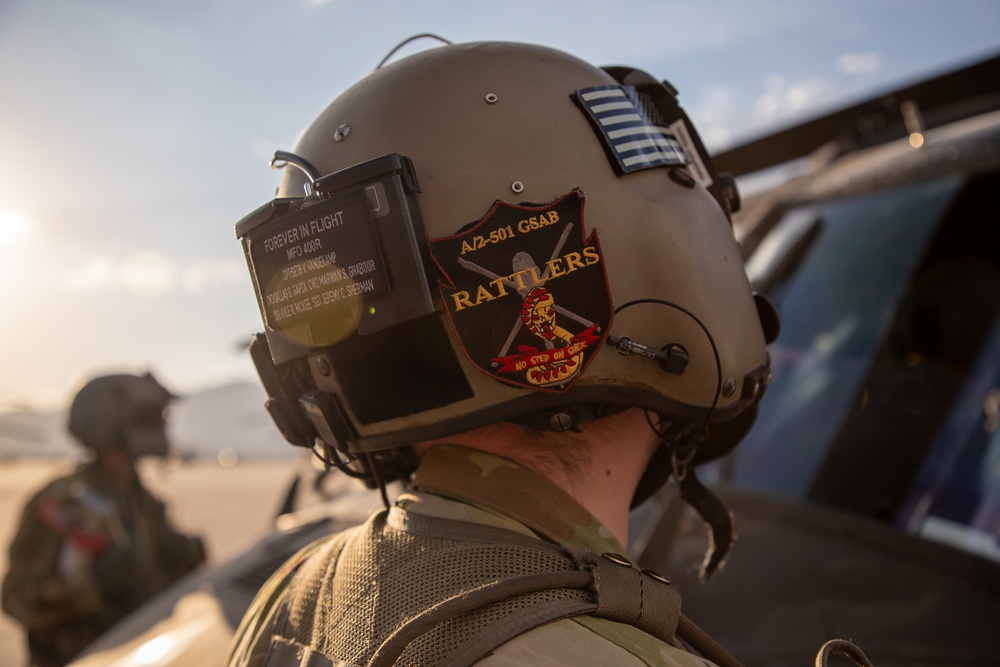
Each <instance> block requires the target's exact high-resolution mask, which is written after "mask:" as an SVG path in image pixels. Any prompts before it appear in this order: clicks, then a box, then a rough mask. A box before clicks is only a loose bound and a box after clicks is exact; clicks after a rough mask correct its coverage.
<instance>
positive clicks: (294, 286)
mask: <svg viewBox="0 0 1000 667" xmlns="http://www.w3.org/2000/svg"><path fill="white" fill-rule="evenodd" d="M247 250H248V253H249V255H250V261H251V264H252V266H253V273H254V278H255V282H256V287H257V291H258V296H259V298H260V303H261V307H262V309H263V311H264V319H265V322H266V324H267V326H268V327H269V328H270V329H273V330H275V331H288V330H289V329H292V328H295V327H299V326H300V325H302V324H305V323H316V322H320V321H322V320H323V319H325V318H328V317H331V316H336V317H338V318H343V317H344V315H345V313H350V312H351V311H353V310H355V309H356V308H358V307H359V306H360V303H361V302H362V301H363V300H367V299H372V298H376V297H380V296H384V295H386V294H388V293H389V280H388V276H387V275H386V271H385V264H384V260H383V257H382V249H381V246H380V244H379V240H378V236H377V233H376V231H375V228H374V226H373V223H372V219H371V215H370V213H369V206H368V203H367V201H366V200H365V198H364V196H363V195H361V194H360V193H358V194H357V195H356V196H343V197H336V198H333V199H330V200H326V201H323V202H320V203H318V204H314V205H312V206H309V207H308V208H305V209H303V210H300V211H298V212H296V213H294V214H291V215H288V216H286V217H284V218H280V219H278V220H276V221H274V222H272V223H271V224H268V225H264V226H262V228H258V229H256V230H254V233H253V238H250V239H249V243H248V248H247Z"/></svg>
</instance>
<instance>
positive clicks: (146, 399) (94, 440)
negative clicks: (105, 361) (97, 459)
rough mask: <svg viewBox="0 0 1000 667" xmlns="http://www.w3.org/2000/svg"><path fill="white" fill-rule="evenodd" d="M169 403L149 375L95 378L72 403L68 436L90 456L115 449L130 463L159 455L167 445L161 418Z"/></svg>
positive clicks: (164, 425)
mask: <svg viewBox="0 0 1000 667" xmlns="http://www.w3.org/2000/svg"><path fill="white" fill-rule="evenodd" d="M174 398H176V396H174V395H173V394H171V393H170V392H169V391H167V390H166V389H165V388H164V387H163V386H162V385H161V384H160V383H159V382H157V381H156V379H155V378H154V377H153V376H152V375H151V374H149V373H146V374H145V375H128V374H115V375H104V376H100V377H96V378H93V379H92V380H90V381H88V382H87V383H86V384H84V385H83V387H82V388H81V389H80V390H79V391H78V392H77V394H76V396H75V397H74V398H73V403H72V404H71V406H70V410H69V424H68V428H69V432H70V434H71V435H72V436H73V437H74V438H76V439H77V440H78V441H79V442H80V444H82V445H83V446H84V447H87V448H88V449H92V450H94V451H99V450H103V449H109V448H113V447H118V448H122V449H124V450H125V451H126V452H127V453H128V454H129V455H130V456H132V457H133V458H139V457H141V456H165V455H166V454H167V453H168V451H169V449H170V443H169V441H168V439H167V434H166V422H165V420H164V414H163V413H164V410H165V409H166V407H167V405H168V404H169V403H170V401H172V400H173V399H174Z"/></svg>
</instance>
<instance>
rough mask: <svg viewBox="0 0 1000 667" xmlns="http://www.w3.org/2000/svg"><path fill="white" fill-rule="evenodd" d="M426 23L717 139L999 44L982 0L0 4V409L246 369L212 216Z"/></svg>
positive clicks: (221, 214)
mask: <svg viewBox="0 0 1000 667" xmlns="http://www.w3.org/2000/svg"><path fill="white" fill-rule="evenodd" d="M427 32H429V33H434V34H437V35H440V36H442V37H444V38H446V39H448V40H450V41H452V42H470V41H481V40H503V41H519V42H532V43H538V44H544V45H548V46H551V47H555V48H559V49H562V50H564V51H567V52H569V53H572V54H574V55H576V56H579V57H581V58H583V59H584V60H587V61H589V62H591V63H594V64H596V65H622V64H624V65H631V66H634V67H638V68H640V69H643V70H646V71H648V72H650V73H652V74H654V75H655V76H657V77H659V78H665V79H668V80H669V81H670V82H671V83H672V84H673V85H674V86H675V87H676V88H677V89H678V90H679V91H680V102H681V104H682V105H683V106H684V107H685V109H686V110H687V111H688V113H689V115H690V116H691V118H692V120H693V121H694V123H695V125H696V126H698V128H699V131H700V132H701V134H702V137H703V139H704V140H705V142H706V144H707V146H708V148H709V150H710V151H717V150H720V149H723V148H726V147H729V146H733V145H737V144H739V143H741V142H743V141H747V140H749V139H752V138H755V137H758V136H761V135H762V134H765V133H767V132H768V131H771V130H776V129H780V128H783V127H787V126H789V125H791V124H794V123H795V122H798V121H802V120H805V119H808V118H811V117H814V116H816V115H820V114H822V113H825V112H828V111H831V110H834V109H836V108H839V107H841V106H843V105H847V104H850V103H851V102H856V101H860V100H862V99H866V98H868V97H872V96H874V95H876V94H878V93H881V92H885V91H888V90H891V89H893V88H896V87H899V86H903V85H907V84H910V83H914V82H916V81H918V80H920V79H922V78H924V77H926V76H931V75H935V74H939V73H943V72H946V71H949V70H951V69H955V68H958V67H961V66H964V65H967V64H970V63H972V62H975V61H978V60H981V59H983V58H985V57H988V56H992V55H996V54H997V53H1000V2H998V1H997V0H957V1H954V2H952V1H945V0H938V1H930V0H839V1H838V2H836V3H834V2H802V1H801V0H764V1H751V0H744V1H740V0H698V1H695V0H686V1H681V0H660V1H654V0H644V1H640V0H615V1H613V2H611V1H603V2H595V1H591V0H571V1H570V0H565V1H564V0H551V1H548V2H547V1H545V0H531V1H524V0H505V1H504V2H477V1H475V0H460V1H454V2H453V1H442V2H432V1H429V0H424V1H417V0H411V1H408V2H404V1H402V0H400V1H398V2H391V1H388V0H281V1H279V0H170V1H167V0H163V1H160V2H153V1H151V0H150V1H143V0H88V1H87V2H80V0H0V410H5V409H7V410H9V409H24V408H33V409H55V408H59V407H62V406H64V405H65V404H66V403H67V402H68V401H69V399H70V398H71V397H72V394H73V392H74V390H75V388H76V387H77V386H78V384H79V383H80V382H81V380H83V379H85V378H87V377H89V376H92V375H96V374H100V373H104V372H122V371H124V372H141V371H145V370H151V371H152V372H153V373H154V374H155V375H156V376H157V377H158V378H159V379H160V381H161V382H162V383H163V384H165V385H167V386H168V387H170V388H171V389H172V390H174V391H175V392H181V393H188V392H195V391H199V390H203V389H207V388H211V387H213V386H216V385H219V384H223V383H227V382H230V381H235V380H254V379H255V378H256V375H255V371H254V369H253V365H252V363H251V362H250V360H249V357H248V356H247V354H246V352H245V347H244V346H245V343H246V342H247V341H248V339H249V337H250V336H251V335H252V334H253V333H255V332H257V331H260V330H261V328H262V325H261V321H260V315H259V311H258V310H257V306H256V303H255V300H254V295H253V290H252V287H251V283H250V279H249V276H248V273H247V269H246V264H245V262H244V259H243V254H242V251H241V249H240V245H239V243H238V241H237V239H236V237H235V234H234V232H233V225H234V224H235V223H236V221H238V220H239V219H240V218H242V217H243V216H244V215H245V214H246V213H248V212H250V211H251V210H253V209H254V208H256V207H257V206H259V205H260V204H263V203H265V202H266V201H268V200H269V199H270V198H271V197H272V195H273V193H274V190H275V187H276V186H277V184H278V181H279V179H280V174H279V173H278V172H275V171H273V170H271V169H270V168H269V166H268V161H269V158H270V157H271V155H272V154H273V153H274V151H275V150H276V149H286V150H288V149H291V148H292V147H293V145H294V143H295V139H296V137H297V136H299V135H300V133H301V132H302V131H303V130H304V129H305V128H306V127H307V126H308V125H309V123H310V122H311V121H312V120H313V119H314V118H315V117H316V116H317V115H318V114H319V113H320V111H322V109H323V108H324V107H325V106H326V105H327V104H328V103H329V102H330V101H332V100H333V99H334V98H335V97H336V96H337V95H338V94H339V93H340V92H342V91H343V90H345V89H346V88H347V87H348V86H350V85H351V84H353V83H354V82H355V81H357V80H358V79H360V78H362V77H364V76H365V75H366V74H367V73H369V72H370V71H372V70H373V69H374V68H375V66H376V65H377V64H378V63H379V61H381V60H382V58H383V57H384V56H386V54H387V53H389V51H391V50H392V49H393V47H394V46H395V45H397V44H398V43H399V42H401V41H403V40H405V39H406V38H408V37H410V36H412V35H416V34H419V33H427ZM435 45H436V42H434V41H433V40H426V39H425V40H420V41H418V42H415V43H413V44H410V45H408V46H406V47H404V48H403V49H401V50H400V52H399V53H398V54H397V55H396V56H395V57H396V58H399V57H404V56H405V55H406V54H408V53H412V52H413V51H415V50H418V49H421V48H432V47H434V46H435Z"/></svg>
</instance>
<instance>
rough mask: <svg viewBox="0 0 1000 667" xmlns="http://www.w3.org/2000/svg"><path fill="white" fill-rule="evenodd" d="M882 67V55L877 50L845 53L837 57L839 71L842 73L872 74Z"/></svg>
mask: <svg viewBox="0 0 1000 667" xmlns="http://www.w3.org/2000/svg"><path fill="white" fill-rule="evenodd" d="M880 69H882V55H881V54H879V53H876V52H875V51H865V52H864V53H845V54H843V55H841V56H840V57H839V58H837V71H838V72H840V73H841V74H846V75H853V74H872V73H874V72H877V71H879V70H880Z"/></svg>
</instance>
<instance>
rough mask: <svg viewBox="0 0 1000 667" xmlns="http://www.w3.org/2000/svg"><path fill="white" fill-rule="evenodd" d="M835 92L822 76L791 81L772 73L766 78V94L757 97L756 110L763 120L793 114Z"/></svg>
mask: <svg viewBox="0 0 1000 667" xmlns="http://www.w3.org/2000/svg"><path fill="white" fill-rule="evenodd" d="M833 92H834V87H833V85H832V84H831V83H830V82H829V81H827V80H826V79H823V78H821V77H810V78H808V79H804V80H802V81H798V82H791V83H790V82H787V81H785V79H784V78H783V77H781V76H778V75H776V74H772V75H769V76H767V77H765V79H764V94H763V95H761V96H760V97H759V98H758V99H757V104H756V107H755V110H756V112H757V116H758V117H759V118H761V119H762V120H773V119H775V118H782V117H785V116H791V115H794V114H797V113H798V112H800V111H802V110H803V109H806V108H808V107H810V106H814V105H815V104H816V103H817V102H820V101H822V100H824V99H828V98H829V97H830V96H831V94H832V93H833Z"/></svg>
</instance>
